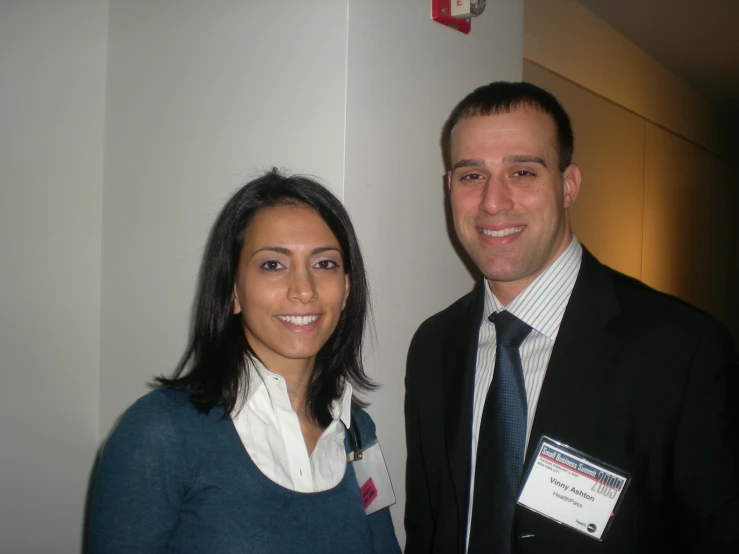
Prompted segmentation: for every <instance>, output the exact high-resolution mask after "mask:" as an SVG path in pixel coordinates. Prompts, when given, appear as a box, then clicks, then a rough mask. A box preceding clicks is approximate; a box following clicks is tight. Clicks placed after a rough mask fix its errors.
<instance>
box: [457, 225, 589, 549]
mask: <svg viewBox="0 0 739 554" xmlns="http://www.w3.org/2000/svg"><path fill="white" fill-rule="evenodd" d="M581 262H582V245H581V244H580V242H579V241H578V240H577V238H576V237H575V236H574V235H573V236H572V240H571V241H570V244H569V245H568V246H567V248H566V249H565V250H564V252H562V254H560V256H559V257H558V258H557V259H556V260H554V262H552V265H550V266H549V267H548V268H546V269H545V270H544V271H543V272H542V273H541V275H539V276H538V277H537V278H536V279H534V280H533V281H532V282H531V283H530V284H529V285H528V286H527V287H526V288H525V289H524V290H523V291H521V293H519V294H518V296H516V298H514V299H513V300H512V301H511V303H510V304H508V306H503V305H502V304H501V302H500V301H499V300H498V299H497V298H496V297H495V295H494V294H493V293H492V291H491V290H490V287H489V286H488V284H487V283H485V306H484V308H483V312H482V319H481V321H480V330H479V334H478V340H477V362H476V367H475V391H474V396H473V400H472V402H473V405H472V450H471V458H470V460H471V472H470V501H469V508H468V513H467V544H469V534H470V524H471V522H472V503H473V500H474V493H475V464H476V461H477V442H478V438H479V434H480V422H481V420H482V411H483V408H484V407H485V398H486V397H487V394H488V389H489V388H490V384H491V383H492V381H493V367H494V366H495V349H496V347H497V342H496V340H495V324H494V323H492V322H491V321H490V320H489V319H488V317H489V316H490V314H492V313H493V312H499V311H501V310H504V309H505V310H507V311H509V312H510V313H512V314H513V315H515V316H516V317H517V318H519V319H520V320H521V321H523V322H524V323H527V324H528V325H530V326H531V328H532V331H531V333H529V335H528V336H527V337H526V338H525V339H524V341H523V343H521V346H520V347H519V353H520V355H521V365H522V366H523V376H524V383H525V386H526V400H527V403H528V419H527V423H528V428H527V431H526V444H527V446H528V441H529V436H530V435H531V427H532V425H533V423H534V415H535V414H536V405H537V403H538V402H539V394H540V393H541V386H542V383H543V382H544V375H545V374H546V371H547V366H548V365H549V358H550V357H551V356H552V350H553V349H554V341H555V339H556V338H557V333H559V326H560V324H561V323H562V317H564V313H565V309H566V308H567V303H568V302H569V300H570V295H571V294H572V289H573V288H574V286H575V281H576V280H577V275H578V273H579V272H580V264H581Z"/></svg>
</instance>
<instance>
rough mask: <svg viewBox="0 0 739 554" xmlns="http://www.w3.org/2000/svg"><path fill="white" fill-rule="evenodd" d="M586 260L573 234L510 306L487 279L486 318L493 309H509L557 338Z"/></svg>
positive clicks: (541, 331)
mask: <svg viewBox="0 0 739 554" xmlns="http://www.w3.org/2000/svg"><path fill="white" fill-rule="evenodd" d="M581 262H582V245H581V244H580V241H579V240H577V237H576V236H575V235H574V234H573V235H572V240H570V243H569V244H568V245H567V248H565V250H564V251H563V252H562V254H560V255H559V256H558V257H557V259H556V260H554V262H552V263H551V264H550V265H549V267H547V268H546V269H545V270H544V271H542V272H541V274H540V275H538V276H537V277H536V279H534V280H533V281H532V282H531V283H529V284H528V286H526V288H525V289H523V290H522V291H521V292H520V293H519V294H518V296H516V297H515V298H514V299H513V300H511V302H510V303H509V304H508V306H503V304H502V303H501V302H500V300H498V298H496V296H495V295H494V294H493V292H492V291H491V290H490V287H489V286H488V283H487V282H485V306H484V311H483V320H487V318H488V317H489V316H490V314H491V313H493V312H499V311H501V310H504V309H505V310H508V311H509V312H511V313H512V314H513V315H515V316H516V317H517V318H519V319H520V320H521V321H523V322H525V323H527V324H528V325H530V326H531V327H532V328H533V329H535V330H536V331H538V332H539V333H541V334H542V335H545V336H547V337H548V338H550V339H551V340H554V339H556V337H557V333H558V332H559V324H560V323H561V321H562V317H563V316H564V312H565V309H566V308H567V303H568V302H569V299H570V294H571V293H572V289H573V287H574V286H575V281H576V280H577V275H578V273H579V272H580V264H581Z"/></svg>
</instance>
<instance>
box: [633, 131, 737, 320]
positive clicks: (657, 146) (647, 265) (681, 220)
mask: <svg viewBox="0 0 739 554" xmlns="http://www.w3.org/2000/svg"><path fill="white" fill-rule="evenodd" d="M730 186H731V183H727V182H726V180H725V179H723V167H722V164H721V162H720V160H719V159H718V158H716V156H714V155H713V154H711V153H710V152H707V151H706V150H704V149H702V148H700V147H698V146H695V145H694V144H692V143H690V142H688V141H686V140H685V139H683V138H681V137H678V136H676V135H675V134H673V133H670V132H669V131H665V130H664V129H660V128H659V127H656V126H655V125H653V124H651V123H647V141H646V172H645V195H644V216H645V217H644V259H643V271H642V280H643V281H644V282H645V283H647V284H648V285H650V286H653V287H655V288H656V289H659V290H662V291H665V292H669V293H670V294H674V295H676V296H678V297H680V298H682V299H684V300H686V301H687V302H690V303H691V304H694V305H695V306H698V307H700V308H702V309H704V310H706V311H707V312H709V313H711V314H713V315H715V316H716V317H718V318H719V319H721V320H724V321H726V322H731V321H732V320H733V318H734V316H733V314H731V313H730V312H729V311H728V305H727V298H728V293H729V291H728V286H729V269H730V264H729V261H730V256H731V251H732V247H733V237H732V236H731V234H730V233H729V229H730V217H731V215H730V211H729V206H730V196H729V192H730ZM734 186H735V184H734Z"/></svg>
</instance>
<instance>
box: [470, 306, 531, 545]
mask: <svg viewBox="0 0 739 554" xmlns="http://www.w3.org/2000/svg"><path fill="white" fill-rule="evenodd" d="M489 319H490V321H492V322H493V323H495V333H496V341H497V344H498V345H497V348H496V350H495V367H494V369H493V382H492V383H491V384H490V389H489V390H488V395H487V398H486V399H485V407H484V408H483V411H482V420H481V421H480V433H479V439H478V443H477V461H476V463H475V490H474V495H475V496H474V502H473V505H472V525H471V527H470V537H469V547H468V550H467V552H468V554H483V553H485V554H488V553H490V554H509V553H510V552H511V540H512V533H513V514H514V510H515V507H516V493H517V492H518V487H519V485H520V483H521V473H522V471H523V458H524V451H525V449H526V430H527V410H528V402H527V401H526V387H525V386H524V381H523V367H522V365H521V356H520V355H519V353H518V347H519V346H521V343H522V342H523V340H524V339H525V338H526V337H527V336H528V334H529V333H530V332H531V327H529V326H528V325H527V324H526V323H524V322H523V321H521V320H520V319H518V318H517V317H516V316H514V315H513V314H511V313H509V312H507V311H502V312H498V313H494V314H492V315H491V316H490V317H489Z"/></svg>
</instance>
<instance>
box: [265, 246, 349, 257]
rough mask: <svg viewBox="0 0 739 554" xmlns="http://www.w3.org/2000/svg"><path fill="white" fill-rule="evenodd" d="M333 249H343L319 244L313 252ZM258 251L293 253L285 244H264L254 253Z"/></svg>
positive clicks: (318, 252) (337, 250)
mask: <svg viewBox="0 0 739 554" xmlns="http://www.w3.org/2000/svg"><path fill="white" fill-rule="evenodd" d="M332 250H333V251H336V252H339V253H341V250H340V249H339V247H337V246H330V245H327V246H317V247H316V248H314V249H313V250H312V251H311V254H322V253H323V252H330V251H332ZM257 252H277V253H278V254H285V255H290V254H292V253H293V251H292V250H290V249H289V248H285V247H284V246H263V247H262V248H260V249H259V250H257V251H256V252H254V253H255V254H256V253H257Z"/></svg>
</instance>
